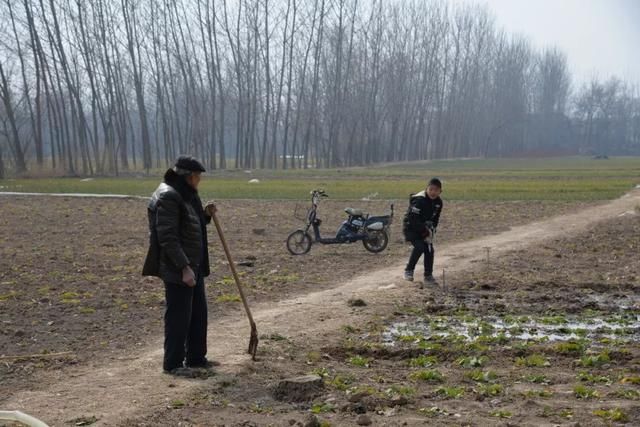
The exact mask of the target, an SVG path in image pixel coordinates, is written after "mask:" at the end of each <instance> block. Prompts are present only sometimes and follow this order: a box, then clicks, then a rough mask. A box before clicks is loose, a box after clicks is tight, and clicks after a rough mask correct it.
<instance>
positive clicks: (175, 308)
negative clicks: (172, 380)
mask: <svg viewBox="0 0 640 427" xmlns="http://www.w3.org/2000/svg"><path fill="white" fill-rule="evenodd" d="M164 289H165V299H166V310H165V313H164V362H163V368H164V370H165V371H170V370H172V369H175V368H179V367H181V366H182V362H183V361H184V360H185V356H186V364H187V365H199V364H202V363H203V362H204V361H205V355H206V354H207V300H206V298H205V293H204V278H203V276H202V274H198V275H197V280H196V286H194V287H193V288H190V287H188V286H187V285H185V284H184V283H178V284H176V283H167V282H165V284H164Z"/></svg>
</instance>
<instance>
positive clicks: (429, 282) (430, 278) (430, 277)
mask: <svg viewBox="0 0 640 427" xmlns="http://www.w3.org/2000/svg"><path fill="white" fill-rule="evenodd" d="M424 284H425V285H436V286H437V285H438V281H437V280H436V278H435V277H433V274H428V275H426V276H424Z"/></svg>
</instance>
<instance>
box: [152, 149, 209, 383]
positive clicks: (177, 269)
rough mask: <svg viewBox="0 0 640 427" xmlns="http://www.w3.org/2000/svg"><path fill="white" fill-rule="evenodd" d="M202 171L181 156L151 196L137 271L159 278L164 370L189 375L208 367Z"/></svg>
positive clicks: (205, 217) (205, 213)
mask: <svg viewBox="0 0 640 427" xmlns="http://www.w3.org/2000/svg"><path fill="white" fill-rule="evenodd" d="M204 171H205V169H204V167H203V166H202V164H201V163H200V162H198V161H197V160H196V159H195V158H193V157H190V156H180V157H179V158H178V159H177V161H176V163H175V165H174V166H173V167H172V168H170V169H168V170H167V172H166V173H165V175H164V180H163V182H162V183H161V184H160V185H159V186H158V188H157V189H156V191H155V192H154V193H153V195H152V197H151V202H149V206H148V209H147V213H148V219H149V231H150V235H149V243H150V244H149V252H148V253H147V258H146V260H145V263H144V268H143V271H142V274H143V275H145V276H157V277H159V278H161V279H162V281H163V282H164V288H165V299H166V310H165V315H164V361H163V369H164V371H165V372H166V373H169V374H172V375H178V376H187V377H191V376H194V372H195V370H194V369H193V368H208V367H210V366H212V365H213V363H212V362H209V361H207V359H206V354H207V301H206V299H205V292H204V278H205V277H206V276H208V275H209V272H210V271H209V251H208V248H207V232H206V231H207V230H206V225H207V224H208V223H209V222H210V221H211V217H212V216H213V214H214V213H215V211H216V207H215V204H213V203H212V202H209V203H207V205H206V206H205V208H204V209H203V207H202V201H201V200H200V197H199V196H198V184H199V183H200V179H201V177H200V175H201V173H202V172H204Z"/></svg>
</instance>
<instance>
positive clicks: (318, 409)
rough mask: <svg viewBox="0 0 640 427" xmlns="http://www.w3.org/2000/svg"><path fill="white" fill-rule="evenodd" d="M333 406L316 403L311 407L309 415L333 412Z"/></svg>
mask: <svg viewBox="0 0 640 427" xmlns="http://www.w3.org/2000/svg"><path fill="white" fill-rule="evenodd" d="M333 410H334V409H333V405H331V404H330V403H316V404H315V405H313V406H312V407H311V413H313V414H324V413H327V412H333Z"/></svg>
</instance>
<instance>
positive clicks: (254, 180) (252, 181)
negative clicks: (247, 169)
mask: <svg viewBox="0 0 640 427" xmlns="http://www.w3.org/2000/svg"><path fill="white" fill-rule="evenodd" d="M249 184H260V180H259V179H257V178H253V179H250V180H249Z"/></svg>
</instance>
